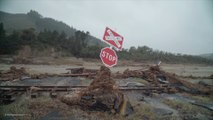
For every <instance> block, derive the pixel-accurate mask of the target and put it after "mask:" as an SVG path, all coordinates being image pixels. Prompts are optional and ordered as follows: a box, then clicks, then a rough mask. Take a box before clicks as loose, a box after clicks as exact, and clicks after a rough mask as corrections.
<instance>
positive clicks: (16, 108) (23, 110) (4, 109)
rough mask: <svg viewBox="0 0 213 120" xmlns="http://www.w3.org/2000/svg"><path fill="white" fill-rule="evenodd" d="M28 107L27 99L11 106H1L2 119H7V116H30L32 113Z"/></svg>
mask: <svg viewBox="0 0 213 120" xmlns="http://www.w3.org/2000/svg"><path fill="white" fill-rule="evenodd" d="M28 105H29V102H28V101H27V100H26V99H22V100H18V101H15V102H13V103H11V104H9V105H1V106H0V119H1V118H3V117H5V116H6V114H28V115H30V112H29V111H28ZM22 119H24V120H25V119H30V118H28V117H27V118H23V117H22Z"/></svg>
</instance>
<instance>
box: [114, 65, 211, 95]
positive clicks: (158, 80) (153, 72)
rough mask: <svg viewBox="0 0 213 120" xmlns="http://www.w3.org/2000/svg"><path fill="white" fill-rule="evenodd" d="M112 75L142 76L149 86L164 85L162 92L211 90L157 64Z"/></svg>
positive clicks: (124, 76)
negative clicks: (145, 68)
mask: <svg viewBox="0 0 213 120" xmlns="http://www.w3.org/2000/svg"><path fill="white" fill-rule="evenodd" d="M114 76H115V78H129V77H137V78H143V79H145V80H147V81H148V82H149V83H150V86H156V87H164V88H165V90H164V92H170V93H174V92H177V91H186V92H189V93H195V94H210V93H211V92H212V89H211V87H208V86H204V85H201V84H193V83H190V82H187V81H185V80H182V79H181V78H180V77H178V76H177V75H175V74H172V73H168V72H165V71H163V70H161V69H160V67H159V66H151V67H150V68H149V69H148V70H142V69H139V70H129V69H126V70H125V71H124V72H123V74H122V75H120V74H115V75H114Z"/></svg>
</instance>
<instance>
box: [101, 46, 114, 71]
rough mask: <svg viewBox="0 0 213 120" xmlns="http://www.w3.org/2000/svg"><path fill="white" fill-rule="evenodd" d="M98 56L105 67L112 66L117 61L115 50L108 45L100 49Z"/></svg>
mask: <svg viewBox="0 0 213 120" xmlns="http://www.w3.org/2000/svg"><path fill="white" fill-rule="evenodd" d="M100 58H101V60H102V62H103V63H104V64H105V66H107V67H113V66H114V65H116V64H117V61H118V57H117V54H116V52H115V51H114V50H113V49H111V48H109V47H105V48H103V49H101V53H100Z"/></svg>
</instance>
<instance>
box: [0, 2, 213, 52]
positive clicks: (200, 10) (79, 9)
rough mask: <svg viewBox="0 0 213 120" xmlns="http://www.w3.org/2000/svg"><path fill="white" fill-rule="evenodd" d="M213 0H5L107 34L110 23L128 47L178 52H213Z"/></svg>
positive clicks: (5, 6)
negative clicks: (144, 47) (105, 30)
mask: <svg viewBox="0 0 213 120" xmlns="http://www.w3.org/2000/svg"><path fill="white" fill-rule="evenodd" d="M212 3H213V2H212V1H211V0H194V1H193V0H173V1H169V0H160V1H159V0H158V1H157V0H151V1H150V0H144V1H142V0H141V1H139V0H138V1H137V0H135V1H133V0H132V1H131V0H106V1H105V0H87V1H86V0H73V1H70V0H60V1H57V0H36V1H33V0H32V1H31V0H5V1H1V5H0V10H2V11H6V12H11V13H26V12H28V11H29V10H30V9H33V10H36V11H38V12H39V13H41V14H42V15H43V16H45V17H51V18H54V19H57V20H60V21H64V22H65V23H67V24H68V25H70V26H73V27H75V28H77V29H80V30H85V31H90V33H91V34H92V35H94V36H96V37H98V38H100V39H101V38H102V36H103V33H104V29H105V27H106V26H108V27H110V28H112V29H114V30H115V31H117V32H118V33H120V34H121V35H123V36H124V39H125V41H124V47H125V48H129V47H130V46H142V45H147V46H150V47H152V48H154V49H159V50H163V51H168V52H173V53H185V54H201V53H210V52H213V9H212V8H213V6H212V5H213V4H212Z"/></svg>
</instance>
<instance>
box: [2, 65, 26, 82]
mask: <svg viewBox="0 0 213 120" xmlns="http://www.w3.org/2000/svg"><path fill="white" fill-rule="evenodd" d="M25 76H29V74H28V73H27V72H26V70H25V68H24V67H21V68H20V69H18V68H16V67H15V66H12V67H10V70H7V71H1V72H0V81H10V80H20V79H22V77H25Z"/></svg>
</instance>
